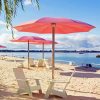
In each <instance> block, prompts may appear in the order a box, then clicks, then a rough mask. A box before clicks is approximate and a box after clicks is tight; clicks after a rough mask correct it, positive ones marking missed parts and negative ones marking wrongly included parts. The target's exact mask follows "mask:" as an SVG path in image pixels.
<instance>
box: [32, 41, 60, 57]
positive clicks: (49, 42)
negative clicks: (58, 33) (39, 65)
mask: <svg viewBox="0 0 100 100" xmlns="http://www.w3.org/2000/svg"><path fill="white" fill-rule="evenodd" d="M31 44H37V45H42V51H43V53H42V58H43V59H44V45H50V44H52V41H51V40H42V41H38V42H32V43H31ZM55 44H58V43H57V42H55Z"/></svg>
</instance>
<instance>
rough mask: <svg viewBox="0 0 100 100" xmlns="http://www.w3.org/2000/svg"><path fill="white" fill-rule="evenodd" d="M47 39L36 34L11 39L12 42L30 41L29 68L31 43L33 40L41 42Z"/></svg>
mask: <svg viewBox="0 0 100 100" xmlns="http://www.w3.org/2000/svg"><path fill="white" fill-rule="evenodd" d="M43 40H45V39H43V38H40V37H35V36H22V37H20V38H18V39H14V40H11V41H12V42H27V43H28V68H29V43H31V42H39V41H43Z"/></svg>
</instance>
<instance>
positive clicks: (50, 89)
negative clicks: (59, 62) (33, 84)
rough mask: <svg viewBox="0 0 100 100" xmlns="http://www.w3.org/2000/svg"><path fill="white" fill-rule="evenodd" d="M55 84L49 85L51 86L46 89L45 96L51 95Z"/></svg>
mask: <svg viewBox="0 0 100 100" xmlns="http://www.w3.org/2000/svg"><path fill="white" fill-rule="evenodd" d="M53 86H54V83H50V85H49V87H48V89H47V91H46V94H45V98H48V97H49V95H50V94H51V92H52V88H53Z"/></svg>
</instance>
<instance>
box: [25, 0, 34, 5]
mask: <svg viewBox="0 0 100 100" xmlns="http://www.w3.org/2000/svg"><path fill="white" fill-rule="evenodd" d="M31 4H32V1H31V0H25V1H24V5H31Z"/></svg>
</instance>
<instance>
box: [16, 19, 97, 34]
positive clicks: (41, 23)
mask: <svg viewBox="0 0 100 100" xmlns="http://www.w3.org/2000/svg"><path fill="white" fill-rule="evenodd" d="M51 24H56V27H55V33H58V34H67V33H68V34H69V33H74V32H87V31H90V30H91V29H92V28H95V27H94V26H92V25H90V24H87V23H84V22H81V21H77V20H72V19H68V18H50V17H45V18H41V19H39V20H37V21H35V22H34V21H33V22H29V23H25V24H21V25H18V26H15V27H14V28H15V29H17V30H18V31H22V32H35V33H43V34H45V33H46V34H47V33H51V32H52V29H51Z"/></svg>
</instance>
